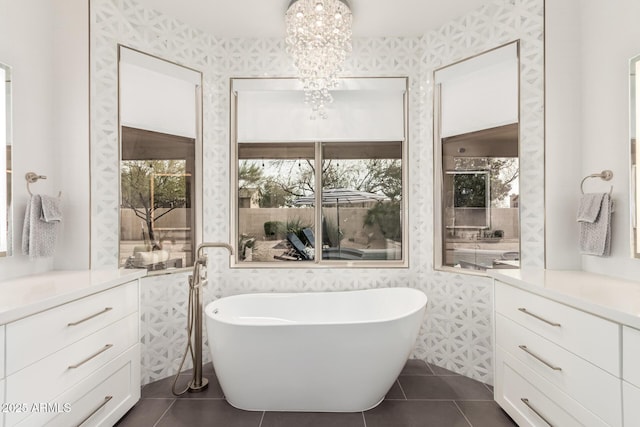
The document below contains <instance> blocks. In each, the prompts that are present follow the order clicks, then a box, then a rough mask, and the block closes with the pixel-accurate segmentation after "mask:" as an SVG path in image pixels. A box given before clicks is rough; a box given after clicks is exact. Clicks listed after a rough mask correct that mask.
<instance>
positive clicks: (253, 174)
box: [237, 142, 403, 266]
mask: <svg viewBox="0 0 640 427" xmlns="http://www.w3.org/2000/svg"><path fill="white" fill-rule="evenodd" d="M316 165H321V167H320V168H319V170H318V168H317V167H316ZM237 171H238V175H237V189H238V191H237V195H238V196H237V197H238V200H237V206H238V245H239V246H238V247H239V251H238V261H239V262H240V263H256V262H269V263H273V262H276V263H277V262H279V263H287V266H290V265H292V264H291V262H298V261H299V262H306V263H311V262H313V263H321V262H323V261H338V262H340V261H351V262H352V261H372V262H380V261H384V262H386V261H396V262H397V261H401V260H402V259H403V254H402V247H403V245H402V241H403V232H402V231H403V227H402V225H403V210H402V176H403V172H402V143H401V142H372V143H362V142H354V143H346V142H332V143H328V142H327V143H239V144H238V168H237ZM317 188H322V191H321V192H320V193H319V194H317V191H316V189H317ZM316 206H321V208H319V209H316Z"/></svg>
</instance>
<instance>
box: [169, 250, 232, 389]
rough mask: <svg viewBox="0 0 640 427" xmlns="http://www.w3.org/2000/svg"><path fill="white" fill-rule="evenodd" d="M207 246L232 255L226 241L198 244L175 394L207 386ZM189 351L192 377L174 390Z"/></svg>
mask: <svg viewBox="0 0 640 427" xmlns="http://www.w3.org/2000/svg"><path fill="white" fill-rule="evenodd" d="M207 248H225V249H227V250H228V251H229V256H231V255H233V248H232V247H231V245H230V244H228V243H224V242H205V243H201V244H200V245H198V249H197V250H196V258H195V262H194V263H193V272H192V273H191V274H190V275H189V302H188V307H187V347H186V349H185V351H184V355H183V356H182V360H181V361H180V367H179V368H178V373H177V374H176V377H175V379H174V380H173V385H172V387H171V391H172V392H173V394H174V395H176V396H179V395H181V394H184V393H185V392H186V391H189V392H190V393H197V392H200V391H204V390H205V389H206V388H207V387H208V386H209V381H208V380H207V379H206V378H203V377H202V287H203V286H204V285H205V284H206V283H207V263H208V258H207V255H206V253H204V250H205V249H207ZM189 353H191V360H192V361H193V377H192V380H191V382H190V383H189V385H188V386H187V388H185V389H184V390H182V391H179V392H176V383H177V381H178V378H179V376H180V372H181V371H182V367H183V365H184V362H185V359H186V358H187V354H189Z"/></svg>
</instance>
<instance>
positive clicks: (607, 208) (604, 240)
mask: <svg viewBox="0 0 640 427" xmlns="http://www.w3.org/2000/svg"><path fill="white" fill-rule="evenodd" d="M596 196H597V197H596ZM597 200H600V203H599V204H598V203H597ZM612 207H613V203H612V201H611V197H610V196H609V194H608V193H603V194H597V195H594V194H592V193H591V194H585V195H584V196H583V197H582V200H581V201H580V208H579V209H578V215H577V217H578V227H579V233H580V253H581V254H583V255H595V256H608V255H609V254H610V252H611V211H612ZM595 210H597V213H596V214H595V216H594V215H593V211H595Z"/></svg>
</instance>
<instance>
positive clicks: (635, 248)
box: [629, 55, 640, 258]
mask: <svg viewBox="0 0 640 427" xmlns="http://www.w3.org/2000/svg"><path fill="white" fill-rule="evenodd" d="M639 70H640V55H638V56H635V57H633V58H631V60H630V61H629V139H630V148H631V193H630V197H631V201H630V202H631V203H630V204H631V227H632V237H631V254H632V256H633V257H634V258H640V227H638V220H639V219H640V212H639V211H638V209H639V208H640V205H639V204H638V189H639V188H640V185H639V182H638V179H640V176H639V175H638V171H637V165H638V164H639V163H640V162H639V160H640V159H639V158H638V156H639V155H640V153H639V152H638V149H637V146H636V128H637V125H638V123H639V122H640V118H639V117H638V114H639V113H640V109H638V88H639V87H640V86H639V85H638V80H637V79H638V75H639V73H638V71H639Z"/></svg>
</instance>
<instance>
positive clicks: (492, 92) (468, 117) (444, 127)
mask: <svg viewBox="0 0 640 427" xmlns="http://www.w3.org/2000/svg"><path fill="white" fill-rule="evenodd" d="M436 83H439V84H441V85H442V86H441V136H442V137H443V138H444V137H448V136H453V135H461V134H465V133H469V132H474V131H478V130H482V129H490V128H494V127H498V126H503V125H507V124H511V123H517V122H518V55H517V50H516V44H515V43H513V44H510V45H507V46H505V47H502V48H500V49H496V50H494V51H491V52H488V53H485V54H483V55H480V56H478V57H476V58H472V59H469V60H466V61H463V62H461V63H459V64H455V65H452V66H450V67H447V68H445V69H442V70H439V71H437V72H436Z"/></svg>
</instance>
